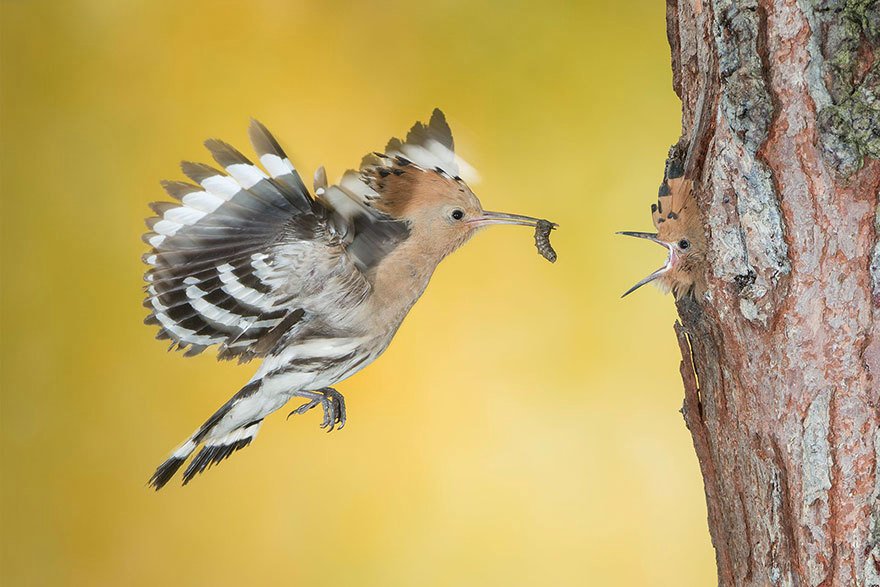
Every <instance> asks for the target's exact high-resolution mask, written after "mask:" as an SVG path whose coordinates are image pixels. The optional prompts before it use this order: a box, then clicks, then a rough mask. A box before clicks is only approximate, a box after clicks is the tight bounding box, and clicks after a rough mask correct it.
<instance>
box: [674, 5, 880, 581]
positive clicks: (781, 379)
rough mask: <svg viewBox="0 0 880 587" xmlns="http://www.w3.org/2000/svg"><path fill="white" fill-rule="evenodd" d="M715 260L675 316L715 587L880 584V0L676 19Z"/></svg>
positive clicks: (679, 66) (679, 68)
mask: <svg viewBox="0 0 880 587" xmlns="http://www.w3.org/2000/svg"><path fill="white" fill-rule="evenodd" d="M667 26H668V35H669V42H670V45H671V48H672V68H673V74H674V82H673V83H674V87H675V91H676V93H677V94H678V95H679V97H680V98H681V100H682V105H683V108H682V111H683V114H682V139H681V141H680V143H679V145H678V147H679V150H687V151H689V152H690V153H691V156H690V157H689V161H690V163H689V165H688V169H687V170H686V173H689V174H690V175H691V177H692V178H693V179H694V182H695V183H694V186H695V188H694V189H695V192H696V194H697V199H698V201H699V206H700V210H701V214H702V216H703V223H704V226H705V231H706V235H707V238H708V242H709V248H710V259H709V262H708V264H707V265H708V266H707V267H706V275H705V278H706V281H707V291H706V293H705V294H704V295H700V296H697V297H695V298H684V299H682V300H680V301H679V302H678V310H679V315H680V319H681V323H680V324H677V325H676V331H677V332H678V335H679V343H680V345H681V350H682V356H683V361H682V367H681V372H682V378H683V380H684V384H685V402H684V407H683V410H682V412H683V414H684V417H685V421H686V423H687V426H688V428H689V429H690V432H691V434H692V436H693V442H694V447H695V449H696V453H697V457H698V458H699V462H700V466H701V470H702V474H703V479H704V483H705V490H706V501H707V505H708V519H709V530H710V533H711V536H712V543H713V545H714V547H715V552H716V559H717V564H718V580H719V583H720V584H721V585H816V586H818V585H841V586H848V585H860V586H877V585H880V379H878V378H880V337H878V335H877V333H876V329H875V325H877V324H880V246H878V244H877V243H878V237H877V233H878V230H880V225H878V223H880V216H878V190H880V161H878V158H880V51H878V46H880V1H878V0H871V1H866V0H840V1H836V2H835V1H832V0H759V1H755V0H751V1H750V0H667Z"/></svg>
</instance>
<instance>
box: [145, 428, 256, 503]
mask: <svg viewBox="0 0 880 587" xmlns="http://www.w3.org/2000/svg"><path fill="white" fill-rule="evenodd" d="M262 422H263V421H262V419H260V420H257V421H254V422H251V423H249V424H246V425H244V426H241V427H239V428H236V429H235V430H233V431H232V432H229V433H228V434H223V435H222V436H218V437H213V436H212V434H210V433H208V434H204V433H203V432H202V430H201V429H200V430H199V431H197V432H196V433H195V434H193V436H192V437H190V438H189V439H188V440H187V441H186V442H185V443H183V444H182V445H181V446H180V448H178V449H177V450H176V451H174V454H172V455H171V456H170V457H168V459H167V460H166V461H165V462H164V463H162V464H161V465H159V467H158V468H157V469H156V472H155V473H153V476H152V477H150V481H149V482H148V485H149V486H150V487H153V488H154V489H155V490H156V491H159V490H160V489H162V487H164V486H165V485H166V484H167V483H168V482H169V481H170V480H171V478H172V477H174V475H175V473H177V471H178V469H180V467H182V466H183V464H184V463H185V462H186V460H187V459H188V458H189V456H190V455H191V454H192V453H193V452H195V450H196V448H198V446H199V441H200V440H201V441H203V442H204V446H203V447H202V449H201V450H200V451H199V452H198V454H197V455H196V456H195V458H194V459H193V460H192V461H191V462H190V463H189V465H188V466H187V468H186V470H185V471H184V472H183V484H184V485H186V484H187V483H189V482H190V481H191V480H192V478H193V477H195V476H196V475H198V474H199V473H202V472H204V471H205V470H206V469H209V468H210V467H211V466H212V465H214V464H215V463H219V462H220V461H222V460H224V459H226V458H228V457H229V455H231V454H232V453H234V452H235V451H237V450H239V449H242V448H244V447H246V446H247V445H249V444H250V443H251V441H252V440H253V439H254V437H256V435H257V431H258V430H259V429H260V424H261V423H262Z"/></svg>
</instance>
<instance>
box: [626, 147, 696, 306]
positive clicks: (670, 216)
mask: <svg viewBox="0 0 880 587" xmlns="http://www.w3.org/2000/svg"><path fill="white" fill-rule="evenodd" d="M651 214H652V216H653V220H654V227H655V228H656V229H657V232H656V233H652V232H628V231H627V232H619V233H618V234H622V235H625V236H634V237H637V238H644V239H647V240H649V241H651V242H655V243H657V244H658V245H661V246H663V247H666V249H667V251H668V253H669V256H668V257H667V258H666V263H665V264H664V265H663V267H661V268H660V269H657V270H656V271H654V272H653V273H651V274H650V275H648V276H647V277H645V278H644V279H642V280H641V281H639V282H638V283H637V284H635V285H634V286H632V287H631V288H629V289H628V290H627V291H626V293H624V294H623V296H621V297H625V296H628V295H629V294H631V293H632V292H634V291H635V290H637V289H639V288H640V287H642V286H643V285H645V284H646V283H650V282H652V281H653V282H654V283H655V284H656V285H657V286H658V287H660V289H662V290H663V291H664V292H670V291H671V292H672V295H674V296H675V297H676V298H679V297H681V296H683V295H686V294H689V293H691V292H693V291H694V289H695V288H696V287H697V286H698V285H699V281H700V273H699V271H700V267H701V265H702V264H703V263H704V262H705V260H706V238H705V235H704V234H703V227H702V225H701V224H700V214H699V210H698V209H697V202H696V201H695V200H694V196H693V181H691V180H689V179H685V177H684V169H683V166H682V164H681V163H679V162H678V161H674V160H673V161H670V164H669V165H668V167H667V170H666V177H665V178H664V179H663V184H662V185H661V186H660V192H659V196H658V198H657V203H656V204H651Z"/></svg>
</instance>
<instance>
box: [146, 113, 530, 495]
mask: <svg viewBox="0 0 880 587" xmlns="http://www.w3.org/2000/svg"><path fill="white" fill-rule="evenodd" d="M249 134H250V139H251V142H252V143H253V147H254V149H255V151H256V152H257V155H258V157H259V161H260V164H261V165H262V169H261V168H260V167H257V166H256V165H254V164H253V163H251V162H250V161H249V160H248V159H247V158H245V157H244V156H243V155H242V154H241V153H239V152H238V151H237V150H235V149H234V148H232V147H231V146H230V145H228V144H226V143H224V142H221V141H218V140H213V139H212V140H209V141H207V142H206V143H205V146H206V147H207V148H208V150H209V151H210V152H211V154H212V155H213V157H214V159H215V160H216V161H217V163H218V164H219V166H220V167H222V168H223V171H219V170H217V169H215V168H213V167H210V166H208V165H203V164H198V163H189V162H184V163H183V164H182V169H183V173H184V174H185V175H187V176H188V177H189V178H190V180H192V183H189V182H179V181H169V182H164V183H163V186H164V188H165V190H166V191H167V192H168V194H169V195H170V196H171V197H172V198H174V199H176V200H178V202H176V203H171V202H158V203H154V204H152V208H153V210H154V211H155V213H156V215H157V216H156V217H154V218H151V219H149V220H148V221H147V224H148V226H149V228H150V230H151V232H149V233H147V234H146V235H144V239H145V241H146V242H147V243H148V244H149V245H150V246H151V247H152V250H151V251H150V252H149V253H147V254H146V255H145V257H144V260H145V262H146V263H147V264H148V265H150V269H149V270H148V271H147V273H146V276H145V279H146V281H147V284H148V285H147V287H146V290H147V297H146V301H145V302H144V305H145V306H146V307H147V308H148V309H149V310H150V314H149V316H148V317H147V319H146V320H145V322H146V323H148V324H153V325H156V326H158V327H159V334H158V338H162V339H170V340H171V346H172V347H173V348H177V349H179V350H185V351H186V355H187V356H192V355H196V354H198V353H201V352H202V351H204V350H205V349H206V348H208V347H212V346H216V347H218V351H219V353H218V358H219V359H233V358H235V359H238V360H239V361H250V360H252V359H261V360H262V363H261V364H260V366H259V368H258V369H257V372H256V374H255V375H254V376H253V377H252V378H251V379H250V381H249V382H248V383H247V384H246V385H245V386H244V387H242V388H241V389H240V390H239V391H238V392H237V393H236V394H235V395H233V396H232V398H231V399H230V400H229V401H228V402H226V403H225V404H223V405H222V406H221V407H220V409H218V410H217V411H216V412H215V413H214V414H213V415H212V416H211V417H210V418H208V420H207V421H206V422H205V423H204V424H202V425H201V426H199V427H198V428H197V429H196V431H195V432H193V434H192V435H191V436H190V437H189V438H187V439H186V441H184V442H183V444H181V445H180V447H179V448H177V450H175V451H174V452H173V454H172V455H171V456H170V457H169V458H168V459H167V460H166V461H165V462H164V463H162V464H161V465H160V466H159V467H158V468H157V469H156V472H155V473H154V474H153V476H152V477H151V478H150V481H149V484H150V485H151V486H152V487H154V488H155V489H157V490H158V489H160V488H162V487H163V486H164V485H165V484H166V483H168V481H169V480H170V479H171V478H172V477H173V476H174V474H175V473H176V472H177V470H178V469H179V468H180V467H181V466H182V465H183V464H184V463H185V462H186V460H187V459H188V458H189V457H190V455H192V453H193V452H195V450H196V449H197V448H199V447H200V446H201V450H200V451H199V452H198V454H197V455H196V456H195V457H194V458H193V459H192V460H191V461H190V463H189V465H188V466H187V467H186V469H185V471H184V473H183V484H184V485H185V484H186V483H188V482H189V481H190V480H192V478H193V477H194V476H195V475H197V474H199V473H201V472H203V471H204V470H205V469H206V468H208V467H210V466H211V465H213V464H215V463H218V462H220V461H221V460H223V459H225V458H227V457H228V456H229V455H230V454H232V453H233V452H235V451H236V450H239V449H241V448H244V447H245V446H247V445H248V444H250V442H251V441H252V440H253V439H254V437H255V436H256V434H257V431H258V430H259V428H260V425H261V424H262V422H263V419H264V418H265V417H266V416H268V415H269V414H271V413H272V412H274V411H276V410H278V409H280V408H282V407H283V406H284V405H285V404H286V403H287V402H288V401H289V400H290V399H291V398H294V397H298V398H303V399H305V400H307V401H306V403H305V404H303V405H302V406H300V407H298V408H296V409H295V410H294V411H293V412H291V414H294V413H295V414H302V413H305V412H306V411H308V410H310V409H312V408H314V407H316V406H321V407H322V408H323V412H324V418H323V423H322V424H321V427H322V428H327V429H328V431H329V430H333V428H334V427H336V426H338V427H339V428H342V427H343V426H344V425H345V420H346V413H345V401H344V399H343V397H342V395H341V394H340V393H339V392H337V391H336V390H335V389H333V387H332V386H333V385H335V384H336V383H338V382H339V381H342V380H343V379H345V378H347V377H350V376H351V375H353V374H354V373H357V372H358V371H360V370H361V369H363V368H364V367H365V366H367V365H368V364H370V363H371V362H372V361H374V360H375V359H376V357H378V356H379V355H380V354H382V352H383V351H384V350H385V349H386V348H387V347H388V345H389V343H390V342H391V339H392V338H393V337H394V334H395V332H397V329H398V328H399V327H400V324H401V322H402V321H403V319H404V317H406V315H407V313H408V312H409V310H410V308H412V306H413V304H415V303H416V301H417V300H418V299H419V297H420V296H421V295H422V293H423V292H424V291H425V288H426V287H427V285H428V281H429V280H430V278H431V275H432V274H433V272H434V269H435V268H436V267H437V264H438V263H440V261H442V260H443V259H444V257H446V256H447V255H449V254H450V253H452V252H453V251H455V250H456V249H458V248H459V247H460V246H461V245H463V244H464V243H465V242H466V241H467V240H468V239H469V238H471V237H472V236H473V235H474V234H475V233H476V232H477V231H478V230H480V229H481V228H483V227H485V226H489V225H493V224H517V225H524V226H532V227H535V226H536V224H537V222H538V220H537V219H535V218H531V217H528V216H519V215H516V214H504V213H500V212H487V211H486V210H483V207H482V205H481V204H480V201H479V200H478V199H477V197H476V196H475V195H474V193H473V192H472V191H471V189H470V188H469V187H468V186H467V184H466V183H465V182H464V181H463V180H462V179H461V177H459V167H460V160H459V159H458V158H457V157H456V155H455V151H454V144H453V140H452V133H451V132H450V129H449V126H448V125H447V123H446V119H445V117H444V115H443V113H442V112H440V110H434V113H433V115H432V116H431V120H430V122H429V123H428V124H427V125H424V124H421V123H416V125H415V126H413V127H412V130H410V132H409V134H408V135H407V137H406V140H405V141H400V140H398V139H392V140H391V141H390V142H389V143H388V146H387V147H386V148H385V151H384V152H382V153H373V154H371V155H368V156H366V157H365V158H364V160H363V162H362V163H361V166H360V169H359V170H358V171H348V172H346V173H345V174H344V175H343V177H342V179H341V181H340V182H339V183H338V184H336V185H330V186H328V185H327V184H326V180H325V179H324V172H323V169H319V171H318V172H317V173H316V174H315V194H314V196H312V195H311V194H310V193H309V191H308V189H307V188H306V186H305V185H304V184H303V181H302V180H301V179H300V176H299V174H298V173H297V171H296V169H295V168H294V166H293V164H292V163H291V162H290V159H288V157H287V155H286V154H285V153H284V151H282V149H281V146H280V145H279V143H278V141H276V140H275V138H274V137H273V136H272V135H271V134H269V131H268V130H266V128H265V127H264V126H263V125H262V124H260V123H259V122H256V121H253V122H252V123H251V126H250V131H249Z"/></svg>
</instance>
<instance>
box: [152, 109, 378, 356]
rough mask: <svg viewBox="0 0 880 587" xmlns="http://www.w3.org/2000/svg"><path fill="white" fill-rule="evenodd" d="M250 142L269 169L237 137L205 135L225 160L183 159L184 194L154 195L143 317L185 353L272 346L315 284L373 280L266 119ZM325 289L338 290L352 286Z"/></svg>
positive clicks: (357, 289)
mask: <svg viewBox="0 0 880 587" xmlns="http://www.w3.org/2000/svg"><path fill="white" fill-rule="evenodd" d="M250 137H251V142H252V143H253V145H254V148H255V150H256V151H257V153H258V155H259V159H260V163H261V164H262V166H263V167H264V168H265V169H266V171H267V172H268V173H266V172H264V171H263V170H261V169H260V168H259V167H257V166H256V165H254V164H253V163H251V162H250V161H248V159H247V158H246V157H244V156H243V155H242V154H241V153H239V152H238V151H236V150H235V149H234V148H232V147H231V146H229V145H227V144H226V143H223V142H221V141H217V140H209V141H207V142H206V143H205V145H206V146H207V148H208V149H209V150H210V151H211V154H212V155H213V157H214V159H215V160H216V161H217V163H218V164H219V165H220V166H222V167H223V169H224V170H225V171H224V172H221V171H219V170H217V169H214V168H212V167H210V166H208V165H203V164H198V163H188V162H185V163H183V164H182V169H183V172H184V174H185V175H187V176H188V177H189V178H190V179H191V180H192V182H193V183H188V182H176V181H175V182H164V183H163V186H164V188H165V190H166V191H167V192H168V194H169V195H170V196H171V197H173V198H174V199H176V200H178V202H176V203H171V202H158V203H154V204H152V208H153V210H154V211H155V212H156V217H154V218H151V219H149V220H148V221H147V225H148V226H149V228H150V229H151V232H148V233H147V234H146V235H144V240H145V241H146V242H147V243H148V244H149V245H151V247H152V250H151V251H150V252H149V253H147V255H145V257H144V260H145V261H146V263H147V264H149V265H150V266H151V267H150V269H149V270H148V271H147V273H146V275H145V279H146V281H147V282H148V285H147V288H146V289H147V298H146V300H145V302H144V305H145V306H146V307H147V308H149V310H150V315H149V316H148V317H147V318H146V320H145V322H146V323H148V324H155V325H157V326H159V334H158V338H163V339H170V340H171V341H172V347H176V348H177V349H178V350H186V354H187V356H191V355H195V354H198V353H200V352H202V351H203V350H204V349H206V348H207V347H209V346H212V345H219V347H220V351H219V355H218V356H219V358H223V359H229V358H233V357H236V358H238V359H239V360H242V361H246V360H250V359H251V358H253V357H255V356H264V355H266V354H267V353H269V352H270V351H271V350H272V348H274V346H275V345H276V344H277V342H278V341H279V340H280V339H281V337H282V336H283V335H284V334H285V333H287V332H288V331H290V329H291V328H293V327H294V326H295V325H296V324H297V323H298V322H300V321H302V320H303V318H304V315H305V310H304V309H303V307H302V306H303V305H304V304H303V301H304V300H303V299H302V298H303V297H306V296H308V295H309V293H312V294H314V292H315V290H316V288H323V289H325V290H326V289H332V288H334V287H337V288H347V289H348V290H352V291H353V292H354V294H353V295H361V296H363V295H364V290H366V289H368V288H369V285H368V283H367V282H366V280H365V278H364V277H363V275H362V274H361V273H360V271H359V270H358V269H357V267H356V266H355V265H354V263H352V262H351V261H350V259H349V258H348V256H347V254H346V253H345V249H344V247H343V243H342V242H341V240H340V239H339V235H338V233H337V231H335V230H334V229H333V228H332V222H330V219H331V218H332V217H333V216H334V215H335V213H334V212H333V211H332V210H328V209H327V208H326V207H325V206H324V205H323V204H322V203H320V202H317V201H315V200H314V199H312V198H311V196H310V195H309V193H308V190H307V189H306V187H305V186H304V185H303V182H302V180H301V178H300V176H299V174H298V173H297V172H296V169H295V168H294V166H293V165H292V164H291V163H290V160H289V159H288V158H287V156H286V155H285V154H284V152H283V150H282V149H281V147H280V146H279V145H278V142H277V141H276V140H275V139H274V138H273V137H272V135H271V134H269V132H268V131H267V130H266V128H265V127H263V126H262V125H261V124H260V123H258V122H256V121H254V122H253V123H252V124H251V128H250ZM329 293H330V294H331V295H329V296H327V297H329V298H332V299H339V298H340V297H341V296H343V295H345V294H344V292H341V293H339V295H335V296H334V295H332V294H333V292H332V291H331V292H329Z"/></svg>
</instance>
